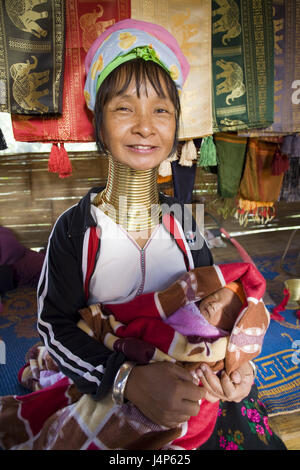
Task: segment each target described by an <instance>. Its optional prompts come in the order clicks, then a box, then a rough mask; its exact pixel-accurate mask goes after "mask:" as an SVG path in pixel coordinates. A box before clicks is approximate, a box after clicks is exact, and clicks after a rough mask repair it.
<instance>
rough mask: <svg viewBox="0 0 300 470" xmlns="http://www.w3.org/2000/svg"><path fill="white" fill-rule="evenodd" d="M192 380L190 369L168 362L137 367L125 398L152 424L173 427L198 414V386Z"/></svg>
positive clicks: (199, 393)
mask: <svg viewBox="0 0 300 470" xmlns="http://www.w3.org/2000/svg"><path fill="white" fill-rule="evenodd" d="M194 381H195V379H193V377H192V375H191V373H190V372H188V371H187V370H185V369H184V368H183V367H180V366H178V365H177V364H174V363H171V362H157V363H153V364H149V365H146V366H136V367H134V368H133V370H132V371H131V373H130V375H129V378H128V381H127V385H126V388H125V397H126V398H127V399H128V400H130V401H131V402H132V403H134V405H135V406H137V408H139V410H140V411H141V412H142V413H143V414H144V415H145V416H147V418H149V419H151V421H153V422H154V423H156V424H159V425H161V426H165V427H167V428H174V427H176V426H178V425H179V424H180V423H184V422H185V421H188V420H189V418H190V417H191V416H196V415H197V414H198V413H199V409H200V405H199V400H200V399H201V388H200V387H199V386H198V385H196V384H195V382H194ZM196 382H197V384H198V381H196Z"/></svg>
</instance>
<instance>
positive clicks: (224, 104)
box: [212, 0, 274, 132]
mask: <svg viewBox="0 0 300 470" xmlns="http://www.w3.org/2000/svg"><path fill="white" fill-rule="evenodd" d="M212 3H213V11H212V72H213V129H214V132H220V131H223V132H226V131H236V130H239V129H247V128H255V127H256V128H259V127H267V126H269V125H270V124H272V123H273V113H274V34H273V21H272V0H243V1H241V0H226V1H224V0H218V1H213V2H212Z"/></svg>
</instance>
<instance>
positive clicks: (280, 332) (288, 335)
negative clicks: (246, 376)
mask: <svg viewBox="0 0 300 470" xmlns="http://www.w3.org/2000/svg"><path fill="white" fill-rule="evenodd" d="M268 309H269V311H271V307H270V306H268ZM281 314H282V315H283V316H284V319H285V321H283V322H278V321H274V320H271V324H270V326H269V329H268V331H267V333H266V336H265V339H264V343H263V348H262V352H261V354H260V356H259V357H258V358H256V359H255V360H254V362H255V364H256V367H257V377H256V384H257V387H258V392H259V397H260V399H261V401H262V402H263V403H264V405H265V406H266V408H267V410H268V414H269V415H270V416H272V415H276V414H281V413H290V412H293V411H299V410H300V322H299V320H298V319H297V318H296V315H295V310H286V311H284V312H281Z"/></svg>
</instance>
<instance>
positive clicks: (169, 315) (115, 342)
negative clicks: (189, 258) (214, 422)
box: [78, 263, 270, 449]
mask: <svg viewBox="0 0 300 470" xmlns="http://www.w3.org/2000/svg"><path fill="white" fill-rule="evenodd" d="M236 281H238V283H236ZM264 292H265V280H264V278H263V277H262V275H261V274H260V273H259V271H258V270H257V269H256V267H255V266H254V265H252V264H249V263H231V264H224V265H219V266H206V267H201V268H195V269H193V270H191V271H189V272H187V273H185V274H184V275H183V276H182V277H181V278H180V279H179V280H178V281H176V282H175V283H173V284H172V285H170V286H169V287H168V288H167V289H165V290H163V291H160V292H150V293H146V294H143V295H140V296H138V297H136V298H134V299H133V300H131V301H130V302H127V303H123V304H105V305H102V304H96V305H91V306H89V307H87V308H84V309H82V310H80V314H81V317H82V320H80V322H79V323H78V326H79V327H80V328H82V329H83V330H84V331H86V332H87V333H88V334H89V335H92V336H94V337H95V338H96V339H97V340H99V341H101V342H102V343H103V344H105V345H106V346H107V347H108V348H109V349H111V350H113V351H121V352H123V353H124V355H125V356H126V357H127V358H128V359H129V360H131V361H135V362H136V363H137V364H148V363H150V362H155V361H171V362H176V363H177V364H180V365H182V366H183V367H185V368H187V369H188V370H190V371H191V372H192V373H193V371H195V370H196V369H197V368H198V367H199V365H200V364H201V363H203V362H205V363H208V364H209V365H210V367H212V369H213V370H214V371H219V370H222V369H225V370H226V372H227V374H231V373H232V372H233V371H234V370H236V369H237V368H238V367H239V366H240V365H241V364H242V363H243V362H247V361H249V360H251V359H253V358H254V357H256V356H257V355H258V354H259V353H260V351H261V347H262V342H263V338H264V335H265V333H266V330H267V328H268V325H269V321H270V319H269V313H268V311H267V309H266V308H265V306H264V303H263V301H262V296H263V295H264ZM199 307H200V310H201V313H200V310H199ZM205 402H206V401H205V400H203V401H202V403H201V406H200V411H199V414H198V415H197V416H196V417H191V418H190V420H189V421H188V422H187V423H183V424H182V426H181V427H177V428H176V429H171V430H170V429H165V428H162V427H160V426H158V425H156V424H154V423H152V422H150V421H149V420H148V419H147V418H145V416H144V415H143V414H142V413H141V412H140V411H139V410H138V409H137V408H136V407H135V406H134V405H133V404H132V403H130V402H128V403H125V404H123V405H121V406H120V405H115V404H114V403H113V401H112V398H111V397H107V399H105V401H104V402H103V403H101V402H100V403H99V404H98V405H97V406H101V407H102V411H101V415H102V416H106V418H105V420H104V422H103V428H100V427H98V428H97V430H98V431H97V442H98V445H99V442H101V443H102V444H101V445H104V442H105V446H107V445H108V442H109V445H108V448H110V449H174V448H177V449H179V448H181V449H195V448H197V447H198V446H199V445H200V444H201V443H202V440H201V439H202V436H203V428H205V420H206V419H207V417H206V414H205V413H206V412H205V406H206V405H205ZM86 406H87V407H88V406H90V407H91V409H92V410H94V409H95V405H94V403H93V400H92V399H88V398H85V407H86ZM104 408H105V409H106V410H105V411H104ZM85 410H86V408H85ZM85 413H86V411H85ZM93 413H94V411H93ZM108 417H109V418H108ZM107 420H108V421H107ZM116 422H117V423H118V424H117V425H116ZM109 426H111V432H109V439H108V438H107V436H108V429H110V428H109ZM100 448H101V447H100ZM103 448H105V447H103Z"/></svg>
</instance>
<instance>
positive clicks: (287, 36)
mask: <svg viewBox="0 0 300 470" xmlns="http://www.w3.org/2000/svg"><path fill="white" fill-rule="evenodd" d="M273 12H274V16H273V23H274V46H275V47H274V61H275V62H274V65H275V78H274V123H272V124H271V126H269V127H267V128H266V129H256V130H252V131H250V132H249V133H248V134H247V135H249V136H252V137H256V136H262V135H272V134H283V135H285V134H289V133H294V132H299V131H300V82H299V79H300V42H299V37H300V0H285V1H284V2H283V1H282V0H273Z"/></svg>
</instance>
